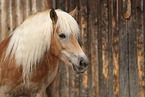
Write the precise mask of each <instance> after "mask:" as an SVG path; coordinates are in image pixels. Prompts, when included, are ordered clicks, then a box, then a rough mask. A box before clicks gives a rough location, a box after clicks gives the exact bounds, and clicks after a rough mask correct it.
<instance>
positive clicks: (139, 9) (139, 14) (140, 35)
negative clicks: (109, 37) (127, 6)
mask: <svg viewBox="0 0 145 97" xmlns="http://www.w3.org/2000/svg"><path fill="white" fill-rule="evenodd" d="M142 9H143V0H137V16H136V20H137V23H136V26H137V27H136V28H137V64H138V70H139V74H138V76H139V79H138V83H139V97H144V91H143V90H144V89H143V87H144V65H143V61H144V60H143V57H144V55H143V49H144V47H143V13H142Z"/></svg>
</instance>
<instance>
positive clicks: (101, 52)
mask: <svg viewBox="0 0 145 97" xmlns="http://www.w3.org/2000/svg"><path fill="white" fill-rule="evenodd" d="M97 6H98V7H97V11H98V12H97V14H98V15H97V17H98V18H97V20H98V62H99V63H98V64H99V65H98V70H99V72H98V74H99V75H98V76H99V97H106V96H107V95H108V93H107V90H108V89H107V88H108V81H107V80H108V52H107V47H108V33H107V32H108V22H107V19H108V13H107V12H108V9H107V2H106V1H101V0H98V5H97Z"/></svg>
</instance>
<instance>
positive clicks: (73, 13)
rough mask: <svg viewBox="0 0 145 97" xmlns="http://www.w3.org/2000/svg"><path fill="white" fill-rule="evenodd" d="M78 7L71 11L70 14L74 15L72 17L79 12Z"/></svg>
mask: <svg viewBox="0 0 145 97" xmlns="http://www.w3.org/2000/svg"><path fill="white" fill-rule="evenodd" d="M77 10H78V9H77V7H76V8H75V9H74V10H73V11H71V12H69V14H70V15H71V16H72V17H74V16H75V15H76V13H77Z"/></svg>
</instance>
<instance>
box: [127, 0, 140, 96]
mask: <svg viewBox="0 0 145 97" xmlns="http://www.w3.org/2000/svg"><path fill="white" fill-rule="evenodd" d="M130 3H131V5H130ZM136 3H137V2H136V0H132V2H131V1H130V0H128V4H127V6H128V9H127V11H129V9H130V8H131V6H132V8H131V11H132V12H131V13H132V16H131V18H130V20H129V21H128V24H129V25H128V26H129V27H128V30H127V31H128V33H129V89H130V90H129V91H130V97H139V88H138V66H137V36H136V33H137V29H136V28H137V27H136V26H137V25H136V23H137V21H136V8H137V7H136ZM129 7H130V8H129Z"/></svg>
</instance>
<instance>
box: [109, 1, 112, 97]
mask: <svg viewBox="0 0 145 97" xmlns="http://www.w3.org/2000/svg"><path fill="white" fill-rule="evenodd" d="M112 18H113V0H108V33H109V34H108V61H109V66H108V72H109V75H108V76H109V79H108V97H113V52H112V49H113V48H112V47H113V32H112V31H113V30H112V22H113V21H112Z"/></svg>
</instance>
